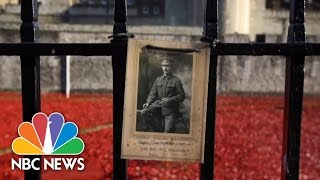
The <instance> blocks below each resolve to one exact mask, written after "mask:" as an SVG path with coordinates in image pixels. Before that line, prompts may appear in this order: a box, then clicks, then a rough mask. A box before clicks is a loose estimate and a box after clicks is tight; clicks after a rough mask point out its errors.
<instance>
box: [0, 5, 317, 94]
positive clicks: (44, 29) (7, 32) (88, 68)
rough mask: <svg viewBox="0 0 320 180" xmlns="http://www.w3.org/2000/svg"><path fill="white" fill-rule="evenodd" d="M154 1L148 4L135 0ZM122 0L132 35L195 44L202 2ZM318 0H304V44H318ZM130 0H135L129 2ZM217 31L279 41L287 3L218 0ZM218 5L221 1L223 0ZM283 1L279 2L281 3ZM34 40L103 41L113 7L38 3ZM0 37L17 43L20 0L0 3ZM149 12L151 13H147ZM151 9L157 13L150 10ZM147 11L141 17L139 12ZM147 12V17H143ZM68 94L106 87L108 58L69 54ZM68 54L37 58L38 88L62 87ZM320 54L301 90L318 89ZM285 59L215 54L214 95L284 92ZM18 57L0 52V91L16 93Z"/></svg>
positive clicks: (234, 37)
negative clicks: (126, 5) (217, 59)
mask: <svg viewBox="0 0 320 180" xmlns="http://www.w3.org/2000/svg"><path fill="white" fill-rule="evenodd" d="M145 1H152V2H156V1H157V2H158V4H157V3H155V5H156V6H157V5H159V6H160V9H158V10H159V11H158V10H157V8H155V7H154V4H152V3H151V4H147V6H148V8H143V7H144V4H142V5H141V4H140V5H139V7H138V2H139V3H141V2H145ZM160 1H161V0H135V1H133V0H128V24H129V27H128V30H129V32H131V33H134V34H135V35H136V38H138V39H150V40H175V41H192V42H195V41H199V40H200V38H201V34H202V27H201V26H202V24H203V13H204V5H205V0H199V1H196V0H163V1H162V2H164V3H163V4H161V2H160ZM319 1H320V0H313V1H311V0H308V1H307V2H308V3H307V12H306V30H307V34H308V36H307V41H309V42H320V34H319V33H318V32H319V31H320V27H319V26H320V12H319V9H320V8H319V4H320V3H319ZM134 2H135V3H134ZM220 2H221V3H220V5H219V7H220V8H221V10H222V11H220V13H222V14H220V21H221V22H222V23H220V28H221V29H220V31H221V32H223V41H225V42H242V43H246V42H250V41H251V42H254V41H258V42H283V41H285V37H286V32H287V26H288V16H289V11H288V7H289V6H288V2H287V0H224V1H223V0H221V1H220ZM222 2H223V3H222ZM280 2H281V3H280ZM38 4H39V27H40V39H39V41H40V42H52V43H81V42H86V43H106V42H109V39H108V38H107V37H108V36H109V35H111V34H112V25H113V9H112V7H113V6H114V4H112V2H109V0H69V1H66V0H54V1H53V0H38ZM0 5H1V7H2V10H1V13H0V22H1V26H0V42H1V43H3V42H5V43H12V42H20V34H19V28H20V24H21V20H20V6H19V0H0ZM151 9H152V11H151ZM154 9H155V10H154ZM144 13H146V14H145V15H143V14H144ZM148 13H152V14H148ZM68 58H69V59H70V65H71V66H70V83H71V84H70V86H71V91H77V92H78V91H103V92H106V91H112V66H111V59H110V57H83V56H81V57H80V56H70V57H68ZM66 59H67V57H56V56H50V57H45V56H42V57H41V88H42V91H43V92H45V91H63V90H64V89H65V87H66ZM319 60H320V59H319V57H315V56H314V57H307V58H306V65H305V73H306V74H305V89H304V92H306V93H308V94H320V61H319ZM284 80H285V57H280V56H258V57H254V56H250V57H248V56H220V57H219V63H218V85H217V89H218V92H219V93H239V92H240V93H283V91H284ZM20 88H21V80H20V60H19V57H6V56H0V90H19V89H20Z"/></svg>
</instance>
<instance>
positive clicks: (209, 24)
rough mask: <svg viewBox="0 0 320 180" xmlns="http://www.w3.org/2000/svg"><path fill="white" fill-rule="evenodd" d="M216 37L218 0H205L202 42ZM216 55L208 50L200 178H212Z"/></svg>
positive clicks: (211, 40)
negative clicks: (208, 60)
mask: <svg viewBox="0 0 320 180" xmlns="http://www.w3.org/2000/svg"><path fill="white" fill-rule="evenodd" d="M217 37H218V0H207V5H206V14H205V24H204V36H203V38H202V39H201V40H202V41H203V42H207V43H210V44H213V42H214V41H215V40H217ZM217 60H218V56H217V55H214V54H213V48H211V51H210V65H209V84H208V92H209V93H208V98H207V116H206V132H205V145H204V163H203V164H201V166H200V179H214V142H215V122H216V90H217Z"/></svg>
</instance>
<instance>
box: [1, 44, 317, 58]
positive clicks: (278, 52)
mask: <svg viewBox="0 0 320 180" xmlns="http://www.w3.org/2000/svg"><path fill="white" fill-rule="evenodd" d="M126 45H127V44H126V43H125V42H124V43H122V44H121V43H120V44H118V45H117V47H115V48H122V47H119V46H123V47H125V46H126ZM115 48H113V45H112V44H110V43H61V44H54V43H12V44H7V43H0V55H7V56H19V55H30V54H32V55H43V56H58V55H59V56H60V55H80V56H110V55H112V52H114V51H113V49H115ZM212 55H253V56H262V55H269V56H295V55H302V56H315V55H320V44H317V43H299V42H297V43H216V44H214V45H213V47H212Z"/></svg>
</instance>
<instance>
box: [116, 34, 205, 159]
mask: <svg viewBox="0 0 320 180" xmlns="http://www.w3.org/2000/svg"><path fill="white" fill-rule="evenodd" d="M209 51H210V48H208V46H207V45H206V44H203V43H185V42H184V43H183V42H167V41H147V40H135V39H130V40H129V43H128V56H127V57H128V58H127V72H126V87H125V100H124V101H125V102H124V104H125V105H124V124H123V132H122V134H123V136H122V158H125V159H149V160H169V161H178V160H180V161H181V160H186V161H195V162H200V161H202V160H203V159H202V156H203V143H204V130H205V118H206V105H207V104H206V101H207V85H208V71H209V70H208V67H209Z"/></svg>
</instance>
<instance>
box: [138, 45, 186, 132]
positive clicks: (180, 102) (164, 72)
mask: <svg viewBox="0 0 320 180" xmlns="http://www.w3.org/2000/svg"><path fill="white" fill-rule="evenodd" d="M191 86H192V54H182V53H180V54H179V53H176V52H175V53H170V52H166V51H164V50H158V51H152V50H148V49H146V48H145V49H143V51H142V52H141V53H140V59H139V78H138V99H137V100H138V102H137V115H136V120H137V121H136V122H137V123H136V131H140V132H163V133H184V134H188V133H189V127H190V105H191Z"/></svg>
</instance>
